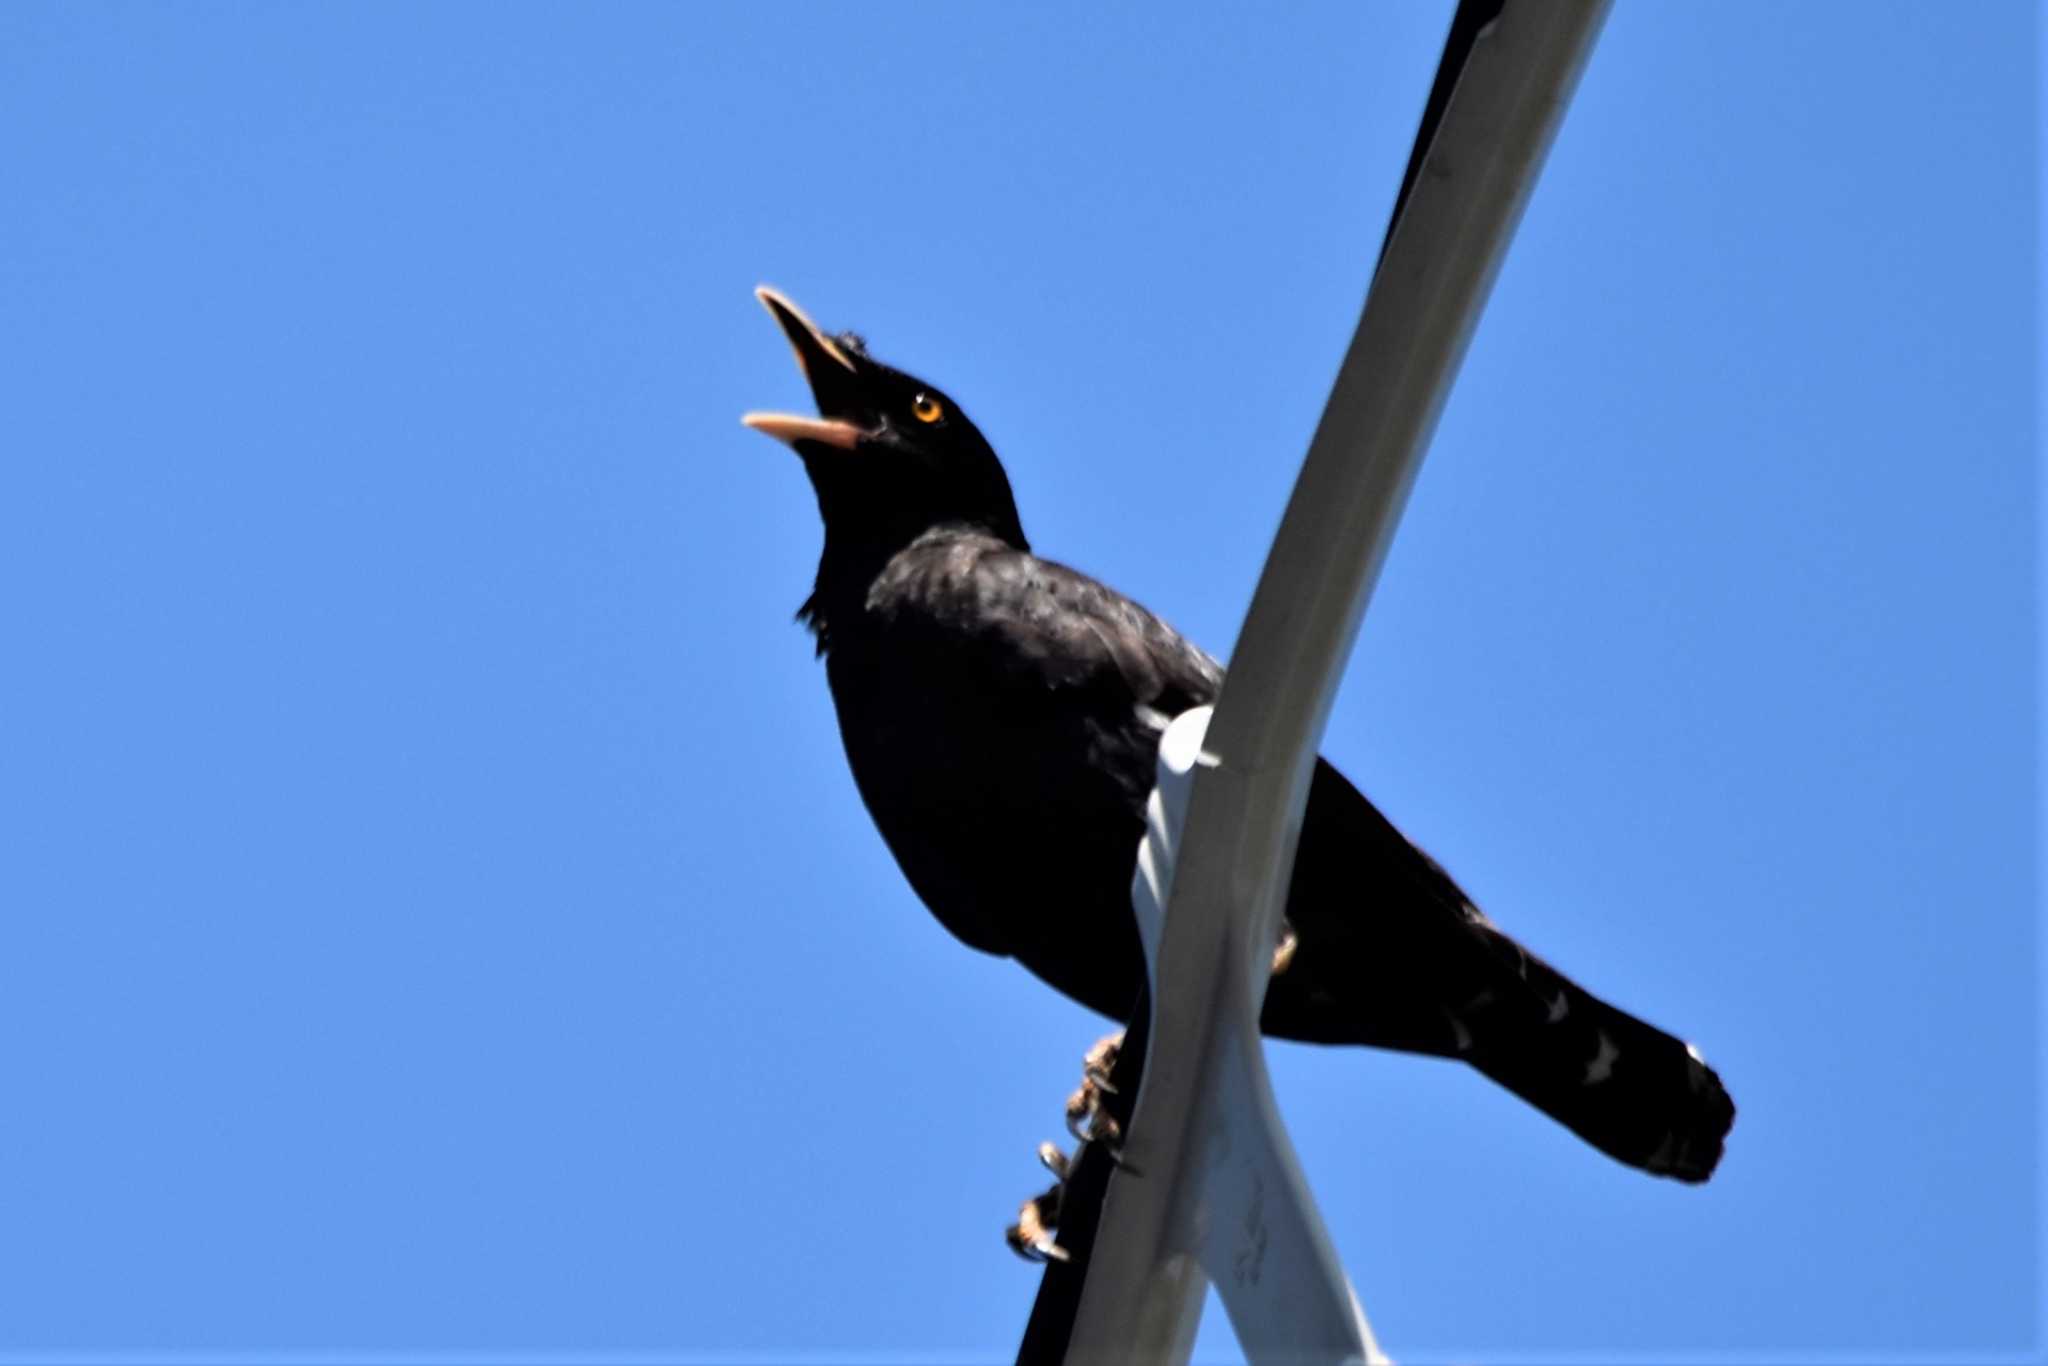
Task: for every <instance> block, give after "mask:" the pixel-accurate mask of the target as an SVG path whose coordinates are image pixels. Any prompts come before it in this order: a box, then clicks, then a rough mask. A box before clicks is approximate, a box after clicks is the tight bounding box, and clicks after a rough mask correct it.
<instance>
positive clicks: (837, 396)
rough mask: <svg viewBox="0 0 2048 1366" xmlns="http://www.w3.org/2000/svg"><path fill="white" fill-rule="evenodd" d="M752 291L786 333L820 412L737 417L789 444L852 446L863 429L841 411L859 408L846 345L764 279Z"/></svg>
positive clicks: (855, 371) (857, 383) (857, 381)
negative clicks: (768, 284)
mask: <svg viewBox="0 0 2048 1366" xmlns="http://www.w3.org/2000/svg"><path fill="white" fill-rule="evenodd" d="M754 297H755V298H757V299H759V300H760V301H761V306H762V307H764V308H766V309H767V310H768V313H769V316H770V317H772V318H774V319H775V321H776V323H777V324H778V325H779V326H780V327H781V328H782V334H783V335H784V336H785V337H787V338H789V346H790V349H791V350H792V351H794V352H796V363H797V368H798V369H800V370H802V371H803V372H804V379H805V380H806V381H808V382H809V384H810V386H811V397H812V398H814V399H816V400H817V404H818V411H819V412H820V413H822V414H824V416H823V417H796V416H792V415H791V414H788V413H748V414H747V415H746V416H745V417H743V418H741V419H740V421H741V422H744V423H745V424H746V425H747V426H749V427H752V428H753V429H754V430H755V431H757V432H766V433H767V434H768V435H769V436H772V437H774V438H775V439H776V440H777V441H783V442H787V443H788V444H790V445H792V446H794V445H795V444H796V443H797V442H799V441H811V442H816V443H817V444H819V445H821V446H833V447H837V448H838V449H840V450H848V451H850V450H852V449H853V448H854V446H855V445H856V444H857V443H858V442H859V441H860V439H861V437H863V436H865V435H866V432H865V431H864V430H863V429H862V428H861V427H859V426H857V425H856V424H854V423H852V422H849V421H847V420H846V418H845V416H844V414H847V413H853V412H857V411H859V407H858V395H859V393H860V387H861V386H860V370H859V368H858V367H857V366H856V365H855V364H854V362H853V359H852V357H850V356H848V355H847V354H846V348H844V347H842V346H841V345H840V344H839V343H838V342H836V341H834V340H832V338H831V337H830V336H829V335H827V334H826V332H825V331H824V330H823V329H822V328H820V327H819V326H818V325H817V324H816V323H814V322H812V321H811V320H810V319H809V318H807V317H805V316H804V311H803V310H802V309H801V308H798V307H797V306H796V305H795V304H793V303H791V302H790V301H789V300H788V299H787V298H785V297H784V296H783V295H781V294H779V293H777V292H776V291H775V290H772V289H770V288H769V287H768V286H766V285H762V286H761V287H760V288H758V289H756V290H755V291H754Z"/></svg>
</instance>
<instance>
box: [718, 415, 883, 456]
mask: <svg viewBox="0 0 2048 1366" xmlns="http://www.w3.org/2000/svg"><path fill="white" fill-rule="evenodd" d="M740 421H741V422H742V423H744V424H745V425H747V426H749V427H752V428H753V429H754V430H755V431H757V432H763V433H766V434H767V435H769V436H772V437H774V438H775V439H776V440H777V441H781V442H785V443H787V444H788V445H791V446H794V445H795V444H796V443H797V442H799V441H815V442H817V443H818V444H819V445H821V446H837V447H838V448H839V449H840V450H842V451H850V450H852V449H853V448H854V447H855V446H857V445H859V444H860V439H861V437H863V436H865V435H866V433H865V432H863V431H861V429H860V428H858V427H856V426H854V425H853V424H852V423H851V422H842V421H840V420H839V419H838V418H836V417H798V416H797V415H796V414H794V413H748V414H746V415H745V416H744V417H742V418H741V419H740Z"/></svg>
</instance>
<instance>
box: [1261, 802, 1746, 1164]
mask: <svg viewBox="0 0 2048 1366" xmlns="http://www.w3.org/2000/svg"><path fill="white" fill-rule="evenodd" d="M1361 867H1364V868H1366V869H1369V870H1371V871H1372V874H1373V876H1372V879H1371V882H1370V887H1371V892H1370V895H1369V896H1366V897H1360V896H1359V894H1358V892H1357V890H1356V889H1357V887H1358V885H1359V874H1358V870H1359V869H1360V868H1361ZM1288 914H1289V917H1290V920H1291V921H1292V924H1293V929H1294V931H1295V932H1297V933H1298V934H1299V936H1300V943H1299V951H1298V952H1297V953H1294V954H1292V955H1291V957H1288V958H1286V959H1285V961H1283V960H1282V959H1278V958H1276V960H1275V969H1276V970H1275V974H1274V976H1273V979H1272V986H1271V988H1270V989H1269V990H1268V992H1267V994H1266V1006H1265V1014H1264V1018H1263V1024H1264V1026H1265V1028H1266V1031H1267V1032H1268V1033H1271V1034H1276V1035H1279V1036H1280V1037H1283V1038H1290V1039H1300V1040H1303V1041H1304V1042H1311V1043H1340V1044H1341V1043H1351V1044H1361V1043H1362V1044H1371V1045H1374V1046H1376V1047H1380V1048H1398V1049H1405V1050H1409V1051H1412V1052H1417V1053H1434V1054H1438V1055H1440V1056H1443V1057H1451V1058H1462V1059H1464V1060H1465V1061H1466V1062H1469V1063H1471V1064H1472V1065H1473V1066H1474V1067H1476V1068H1478V1069H1479V1070H1480V1071H1481V1072H1483V1073H1485V1074H1486V1075H1487V1076H1489V1077H1491V1078H1493V1079H1494V1080H1495V1081H1497V1082H1499V1083H1500V1084H1501V1085H1502V1086H1505V1087H1507V1088H1508V1090H1510V1091H1513V1092H1514V1093H1515V1094H1516V1095H1518V1096H1520V1097H1521V1098H1522V1099H1524V1100H1526V1101H1528V1102H1529V1103H1530V1104H1531V1105H1534V1106H1535V1107H1536V1108H1537V1109H1539V1110H1541V1111H1543V1113H1545V1114H1546V1115H1549V1116H1550V1117H1551V1118H1552V1119H1555V1120H1557V1121H1558V1122H1559V1123H1560V1124H1563V1125H1564V1126H1565V1127H1566V1128H1568V1129H1570V1130H1571V1131H1572V1132H1573V1133H1575V1134H1577V1135H1579V1136H1580V1137H1581V1138H1583V1139H1585V1140H1586V1141H1587V1142H1588V1143H1590V1144H1592V1145H1593V1146H1594V1147H1596V1148H1598V1149H1599V1150H1600V1151H1602V1152H1604V1153H1606V1154H1608V1155H1609V1156H1610V1157H1614V1158H1617V1159H1619V1160H1620V1161H1623V1162H1626V1163H1628V1164H1629V1165H1630V1166H1632V1167H1641V1168H1642V1169H1643V1170H1645V1171H1649V1172H1654V1173H1656V1174H1657V1175H1659V1176H1670V1177H1676V1178H1677V1179H1678V1180H1680V1181H1704V1180H1706V1179H1707V1178H1708V1177H1709V1176H1710V1175H1712V1174H1713V1171H1714V1167H1715V1164H1716V1163H1718V1162H1719V1161H1720V1160H1721V1147H1722V1143H1723V1141H1724V1140H1725V1139H1726V1137H1727V1135H1728V1130H1729V1127H1730V1126H1731V1125H1733V1124H1734V1122H1735V1102H1734V1101H1733V1100H1731V1099H1729V1096H1728V1091H1727V1089H1726V1088H1725V1087H1723V1086H1722V1085H1721V1079H1720V1078H1719V1077H1718V1076H1716V1075H1714V1070H1713V1069H1712V1068H1711V1067H1708V1066H1707V1065H1706V1063H1705V1062H1703V1061H1702V1060H1701V1058H1700V1055H1699V1054H1698V1053H1697V1052H1696V1051H1694V1050H1693V1049H1692V1048H1691V1047H1690V1046H1688V1045H1687V1044H1686V1043H1685V1042H1684V1041H1683V1040H1680V1039H1674V1038H1673V1037H1671V1035H1669V1034H1666V1033H1665V1032H1664V1031H1663V1030H1661V1029H1657V1028H1655V1027H1654V1026H1652V1025H1648V1024H1645V1023H1643V1022H1642V1021H1641V1020H1638V1019H1637V1018H1635V1016H1633V1015H1629V1014H1627V1013H1625V1012H1623V1011H1620V1010H1617V1009H1615V1008H1614V1007H1613V1006H1611V1005H1608V1004H1607V1003H1606V1002H1605V1001H1603V1000H1601V999H1600V998H1599V997H1597V996H1595V995H1593V994H1592V993H1591V992H1589V991H1587V990H1585V989H1584V988H1583V987H1581V986H1579V985H1578V984H1577V983H1576V982H1573V981H1571V980H1570V979H1568V978H1567V977H1565V976H1564V974H1563V973H1560V972H1559V971H1557V969H1555V968H1553V967H1551V966H1550V965H1549V964H1548V963H1546V962H1544V961H1543V960H1542V959H1540V958H1538V957H1537V956H1536V955H1535V954H1533V953H1530V952H1529V951H1528V950H1527V949H1525V948H1523V947H1522V946H1521V945H1520V944H1518V943H1516V942H1515V941H1514V940H1513V939H1511V938H1509V937H1508V936H1507V935H1505V934H1503V933H1502V932H1501V931H1500V930H1499V929H1498V928H1496V927H1495V925H1494V924H1493V922H1492V921H1490V920H1488V919H1487V918H1486V917H1485V916H1484V915H1483V914H1481V913H1480V911H1479V909H1478V908H1477V907H1475V906H1474V905H1473V904H1472V901H1471V898H1469V897H1467V896H1466V895H1465V893H1464V891H1463V889H1461V888H1460V887H1459V886H1458V884H1457V883H1456V882H1455V881H1453V880H1452V879H1451V876H1450V874H1448V873H1446V872H1445V871H1444V870H1443V868H1442V867H1441V866H1440V865H1438V864H1437V862H1436V861H1435V860H1434V859H1432V858H1430V857H1429V855H1428V854H1426V853H1424V852H1423V851H1422V850H1421V849H1419V848H1417V847H1416V846H1415V845H1414V844H1413V843H1412V842H1410V841H1409V840H1408V839H1407V838H1406V837H1405V836H1403V835H1402V834H1401V832H1400V831H1399V830H1397V829H1395V828H1394V825H1393V823H1392V822H1391V821H1389V820H1388V819H1387V818H1386V817H1385V816H1384V815H1382V814H1381V813H1380V810H1379V808H1378V807H1375V806H1374V805H1373V804H1372V803H1371V802H1369V801H1367V800H1366V799H1365V798H1364V796H1363V795H1362V794H1360V793H1359V792H1358V790H1357V789H1356V788H1353V787H1352V786H1351V785H1350V783H1348V782H1347V781H1345V779H1344V776H1343V775H1342V774H1340V773H1338V772H1337V771H1336V770H1335V769H1334V768H1331V767H1330V766H1329V765H1328V764H1327V763H1320V762H1319V763H1318V764H1317V766H1316V773H1315V778H1314V780H1313V782H1312V784H1311V786H1310V789H1309V801H1308V808H1307V812H1306V815H1305V816H1304V818H1303V823H1302V832H1301V845H1300V852H1299V853H1298V855H1297V856H1296V859H1295V868H1294V883H1293V888H1292V890H1291V892H1290V894H1289V901H1288Z"/></svg>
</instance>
